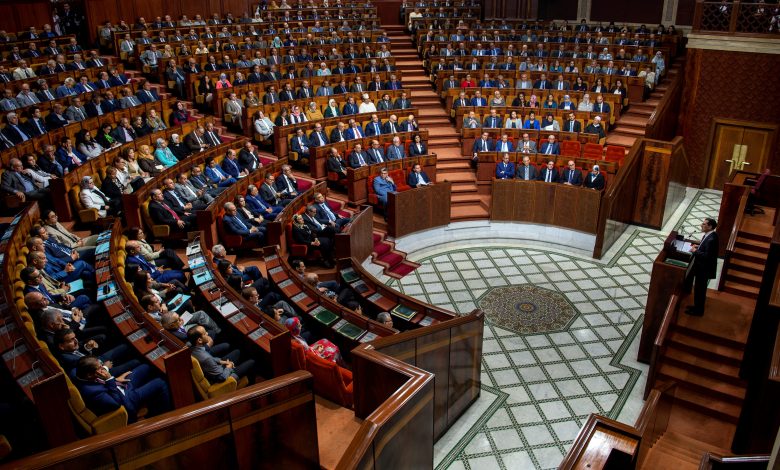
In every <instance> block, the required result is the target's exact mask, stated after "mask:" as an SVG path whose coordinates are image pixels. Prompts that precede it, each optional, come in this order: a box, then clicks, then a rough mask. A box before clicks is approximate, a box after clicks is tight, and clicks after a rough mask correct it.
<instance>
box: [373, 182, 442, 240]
mask: <svg viewBox="0 0 780 470" xmlns="http://www.w3.org/2000/svg"><path fill="white" fill-rule="evenodd" d="M451 187H452V184H451V183H450V182H448V181H445V182H443V183H436V184H434V185H431V186H426V187H423V188H415V189H410V190H407V191H401V192H395V193H388V195H387V221H388V224H387V234H388V235H390V236H391V237H401V236H403V235H408V234H410V233H414V232H417V231H420V230H426V229H429V228H433V227H438V226H440V225H446V224H448V223H449V222H450V210H451V208H450V195H451V191H452V188H451Z"/></svg>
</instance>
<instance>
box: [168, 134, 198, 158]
mask: <svg viewBox="0 0 780 470" xmlns="http://www.w3.org/2000/svg"><path fill="white" fill-rule="evenodd" d="M168 150H170V151H171V152H172V153H173V156H174V157H176V160H178V161H182V160H184V159H185V158H187V157H189V156H190V154H191V153H192V151H191V150H190V149H189V147H187V146H186V145H184V142H182V141H181V139H180V138H179V134H171V139H170V140H169V141H168Z"/></svg>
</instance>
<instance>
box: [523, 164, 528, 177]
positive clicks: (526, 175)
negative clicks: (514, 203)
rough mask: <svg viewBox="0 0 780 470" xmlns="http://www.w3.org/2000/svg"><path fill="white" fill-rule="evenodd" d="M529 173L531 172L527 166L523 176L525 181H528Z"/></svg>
mask: <svg viewBox="0 0 780 470" xmlns="http://www.w3.org/2000/svg"><path fill="white" fill-rule="evenodd" d="M528 171H529V167H527V166H526V167H525V169H524V172H525V176H523V179H524V180H527V179H528Z"/></svg>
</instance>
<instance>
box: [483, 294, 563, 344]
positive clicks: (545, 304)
mask: <svg viewBox="0 0 780 470" xmlns="http://www.w3.org/2000/svg"><path fill="white" fill-rule="evenodd" d="M479 306H480V308H482V310H483V311H484V312H485V315H486V316H487V317H488V319H489V320H490V322H491V323H493V324H494V325H495V326H498V327H499V328H505V329H507V330H511V331H514V332H515V333H518V334H531V333H543V332H547V331H556V330H561V329H563V328H564V327H565V326H566V325H568V324H569V322H570V321H571V320H572V319H573V318H574V316H575V315H576V314H577V312H576V310H574V307H572V306H571V304H569V302H568V301H567V300H566V298H565V297H564V296H563V295H561V294H560V293H558V292H555V291H552V290H549V289H545V288H543V287H537V286H534V285H531V284H521V285H517V286H509V287H494V288H493V289H491V290H489V291H488V292H487V293H486V294H485V295H484V296H482V298H481V299H480V300H479Z"/></svg>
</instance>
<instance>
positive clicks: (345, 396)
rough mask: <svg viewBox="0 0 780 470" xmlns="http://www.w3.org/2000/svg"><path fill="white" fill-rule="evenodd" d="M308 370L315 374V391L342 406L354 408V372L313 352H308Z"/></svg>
mask: <svg viewBox="0 0 780 470" xmlns="http://www.w3.org/2000/svg"><path fill="white" fill-rule="evenodd" d="M306 370H308V371H309V372H310V373H311V375H313V376H314V393H316V394H317V395H320V396H322V397H324V398H327V399H328V400H330V401H332V402H335V403H338V404H339V405H341V406H344V407H347V408H352V403H353V401H352V372H351V371H349V370H347V369H344V368H343V367H339V365H338V364H336V363H335V362H330V361H326V360H325V359H322V358H321V357H319V356H318V355H316V354H315V353H313V352H307V353H306Z"/></svg>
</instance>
